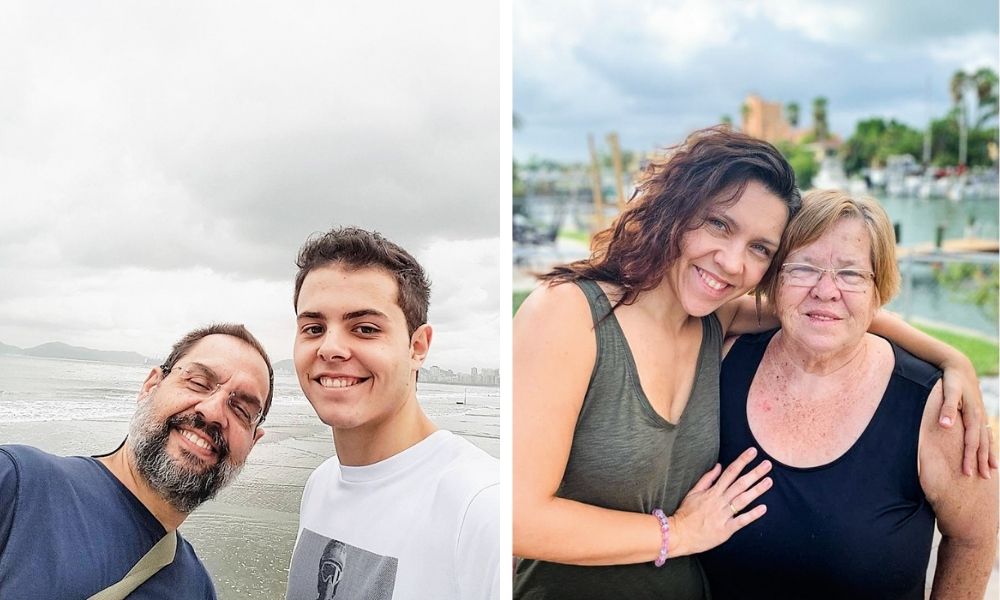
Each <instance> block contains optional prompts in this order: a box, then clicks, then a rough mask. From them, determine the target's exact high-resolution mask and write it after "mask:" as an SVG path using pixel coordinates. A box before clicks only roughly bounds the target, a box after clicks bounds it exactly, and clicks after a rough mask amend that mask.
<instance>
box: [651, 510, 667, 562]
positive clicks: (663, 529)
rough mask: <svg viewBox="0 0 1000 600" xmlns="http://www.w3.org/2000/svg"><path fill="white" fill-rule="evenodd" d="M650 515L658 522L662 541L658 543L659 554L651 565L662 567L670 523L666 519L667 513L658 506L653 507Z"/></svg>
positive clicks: (665, 555)
mask: <svg viewBox="0 0 1000 600" xmlns="http://www.w3.org/2000/svg"><path fill="white" fill-rule="evenodd" d="M652 515H653V516H654V517H656V518H657V520H658V521H659V522H660V534H661V535H662V536H663V541H662V543H661V545H660V555H659V556H657V557H656V560H654V561H653V565H655V566H657V567H662V566H663V565H664V563H666V562H667V542H668V541H670V523H669V522H668V521H667V515H666V514H665V513H664V512H663V510H661V509H659V508H654V509H653V512H652Z"/></svg>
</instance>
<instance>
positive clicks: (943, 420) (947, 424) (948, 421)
mask: <svg viewBox="0 0 1000 600" xmlns="http://www.w3.org/2000/svg"><path fill="white" fill-rule="evenodd" d="M941 424H942V425H944V426H945V427H951V417H941Z"/></svg>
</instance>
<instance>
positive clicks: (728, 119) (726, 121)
mask: <svg viewBox="0 0 1000 600" xmlns="http://www.w3.org/2000/svg"><path fill="white" fill-rule="evenodd" d="M719 123H721V124H723V125H725V126H726V127H728V128H730V129H732V128H733V118H732V117H730V116H729V115H722V117H721V118H720V119H719Z"/></svg>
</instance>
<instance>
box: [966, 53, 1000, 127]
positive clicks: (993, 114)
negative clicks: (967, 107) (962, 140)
mask: <svg viewBox="0 0 1000 600" xmlns="http://www.w3.org/2000/svg"><path fill="white" fill-rule="evenodd" d="M972 78H973V81H975V85H976V101H977V103H978V114H977V115H976V123H975V126H976V129H980V128H982V127H983V126H985V125H987V124H989V123H990V122H991V121H995V120H996V119H997V109H998V102H997V84H998V79H997V74H996V71H994V70H993V69H990V68H987V67H983V68H981V69H979V70H978V71H976V73H975V74H974V75H973V76H972Z"/></svg>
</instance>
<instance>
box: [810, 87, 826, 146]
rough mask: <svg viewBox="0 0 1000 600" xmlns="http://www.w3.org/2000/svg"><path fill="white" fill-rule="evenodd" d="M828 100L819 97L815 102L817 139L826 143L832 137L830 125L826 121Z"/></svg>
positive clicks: (814, 116)
mask: <svg viewBox="0 0 1000 600" xmlns="http://www.w3.org/2000/svg"><path fill="white" fill-rule="evenodd" d="M826 105H827V100H826V98H824V97H823V96H819V97H817V98H815V99H814V100H813V129H814V130H815V132H816V139H817V140H818V141H820V142H823V141H826V138H827V137H829V135H830V124H829V123H828V122H827V120H826Z"/></svg>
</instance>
